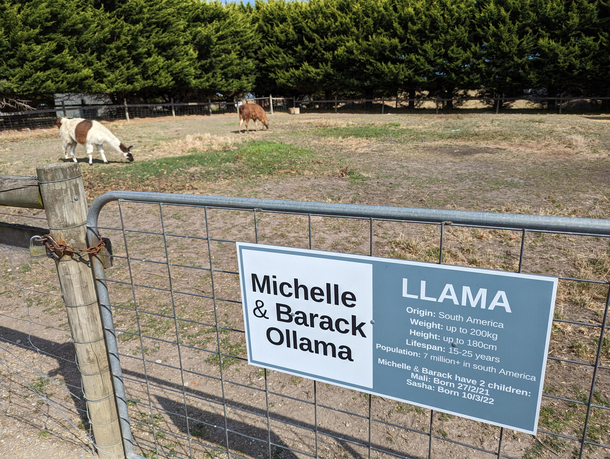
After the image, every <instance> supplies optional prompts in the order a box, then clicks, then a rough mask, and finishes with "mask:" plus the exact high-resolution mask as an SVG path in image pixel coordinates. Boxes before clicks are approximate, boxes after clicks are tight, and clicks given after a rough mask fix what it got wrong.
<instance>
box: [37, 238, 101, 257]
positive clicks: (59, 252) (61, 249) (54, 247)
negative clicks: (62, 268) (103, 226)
mask: <svg viewBox="0 0 610 459" xmlns="http://www.w3.org/2000/svg"><path fill="white" fill-rule="evenodd" d="M98 239H99V242H98V243H97V245H95V246H93V247H89V248H87V249H86V250H82V249H79V248H77V247H71V246H68V245H66V244H65V243H63V242H57V241H56V240H55V239H53V237H52V236H51V235H50V234H47V235H45V236H41V237H40V242H42V243H43V244H44V245H45V247H46V248H47V249H48V251H49V252H50V253H51V254H53V257H54V258H55V259H56V260H59V259H61V258H63V257H64V256H66V255H68V256H70V257H71V258H74V257H75V256H76V257H78V258H79V260H80V261H84V262H85V263H88V261H87V260H86V259H85V258H84V254H88V255H90V256H95V255H97V254H99V253H100V251H101V250H102V249H103V248H104V247H106V244H105V243H104V241H103V240H102V238H101V236H98Z"/></svg>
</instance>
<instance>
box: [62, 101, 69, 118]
mask: <svg viewBox="0 0 610 459" xmlns="http://www.w3.org/2000/svg"><path fill="white" fill-rule="evenodd" d="M61 109H62V111H63V113H64V118H65V117H66V116H68V114H67V113H66V102H65V101H63V100H62V101H61Z"/></svg>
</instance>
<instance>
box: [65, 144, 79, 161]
mask: <svg viewBox="0 0 610 459" xmlns="http://www.w3.org/2000/svg"><path fill="white" fill-rule="evenodd" d="M68 149H69V150H70V155H72V160H73V161H74V162H75V163H77V162H78V161H77V160H76V152H75V150H76V144H75V143H73V144H72V145H69V146H68ZM66 157H67V155H66Z"/></svg>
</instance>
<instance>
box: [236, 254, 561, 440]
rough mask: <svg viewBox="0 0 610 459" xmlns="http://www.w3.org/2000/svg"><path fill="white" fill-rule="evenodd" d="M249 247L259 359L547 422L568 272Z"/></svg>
mask: <svg viewBox="0 0 610 459" xmlns="http://www.w3.org/2000/svg"><path fill="white" fill-rule="evenodd" d="M237 251H238V259H239V272H240V279H241V289H242V299H243V306H244V320H245V324H246V327H245V328H246V339H247V347H248V361H249V363H251V364H253V365H257V366H261V367H265V368H269V369H274V370H279V371H284V372H287V373H290V374H295V375H299V376H304V377H308V378H311V379H316V380H319V381H324V382H327V383H331V384H336V385H339V386H343V387H348V388H351V389H356V390H361V391H365V392H368V393H371V394H375V395H380V396H383V397H389V398H392V399H395V400H400V401H405V402H408V403H411V404H414V405H418V406H422V407H425V408H430V409H434V410H439V411H443V412H446V413H450V414H455V415H459V416H464V417H467V418H470V419H474V420H477V421H482V422H487V423H491V424H495V425H498V426H502V427H508V428H511V429H515V430H519V431H522V432H526V433H531V434H535V433H536V430H537V425H538V413H539V411H540V400H541V397H542V388H543V382H544V371H545V367H546V358H547V350H548V345H549V338H550V332H551V325H552V318H553V309H554V304H555V295H556V291H557V279H556V278H551V277H543V276H534V275H527V274H517V273H509V272H504V271H492V270H484V269H475V268H467V267H458V266H449V265H438V264H432V263H421V262H413V261H405V260H393V259H386V258H376V257H365V256H358V255H345V254H338V253H331V252H320V251H313V250H305V249H293V248H285V247H275V246H265V245H260V244H247V243H237Z"/></svg>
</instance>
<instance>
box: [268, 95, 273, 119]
mask: <svg viewBox="0 0 610 459" xmlns="http://www.w3.org/2000/svg"><path fill="white" fill-rule="evenodd" d="M269 107H270V109H271V114H272V115H273V96H272V95H271V94H269Z"/></svg>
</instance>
